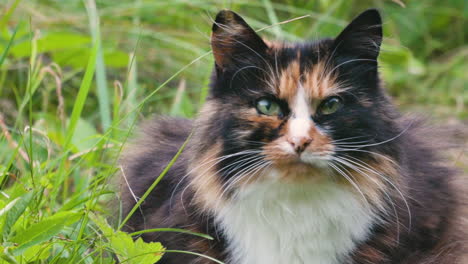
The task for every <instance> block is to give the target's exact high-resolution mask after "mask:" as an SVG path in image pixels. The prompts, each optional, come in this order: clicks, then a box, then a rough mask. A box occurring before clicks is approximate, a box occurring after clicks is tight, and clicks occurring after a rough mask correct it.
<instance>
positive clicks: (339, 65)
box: [328, 59, 377, 74]
mask: <svg viewBox="0 0 468 264" xmlns="http://www.w3.org/2000/svg"><path fill="white" fill-rule="evenodd" d="M356 61H372V62H377V60H372V59H353V60H347V61H345V62H342V63H340V64H338V65H337V66H335V67H334V68H333V69H332V70H331V71H330V72H329V73H328V74H332V73H333V72H334V71H335V70H336V69H338V68H339V67H341V66H343V65H345V64H347V63H351V62H356Z"/></svg>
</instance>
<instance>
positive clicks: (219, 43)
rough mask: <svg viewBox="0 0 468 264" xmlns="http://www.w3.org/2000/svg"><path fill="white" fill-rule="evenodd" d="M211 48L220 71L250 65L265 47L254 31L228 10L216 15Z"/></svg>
mask: <svg viewBox="0 0 468 264" xmlns="http://www.w3.org/2000/svg"><path fill="white" fill-rule="evenodd" d="M211 47H212V49H213V54H214V57H215V62H216V65H217V66H218V67H219V68H221V69H223V70H224V69H227V68H230V67H238V66H239V65H241V64H242V63H248V64H252V63H253V62H252V61H249V60H252V59H253V58H257V57H258V55H259V54H260V53H263V52H264V51H265V50H266V49H267V46H266V44H265V43H264V42H263V40H262V39H261V38H260V36H258V35H257V33H255V31H254V30H253V29H252V28H251V27H250V26H249V25H248V24H247V23H246V22H245V21H244V19H242V17H240V16H239V15H238V14H236V13H234V12H233V11H230V10H222V11H220V12H219V13H218V14H217V15H216V19H215V22H214V24H213V27H212V34H211Z"/></svg>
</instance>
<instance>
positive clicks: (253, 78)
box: [200, 10, 395, 187]
mask: <svg viewBox="0 0 468 264" xmlns="http://www.w3.org/2000/svg"><path fill="white" fill-rule="evenodd" d="M381 39H382V31H381V19H380V16H379V14H378V12H377V11H375V10H369V11H366V12H364V13H363V14H361V15H360V16H359V17H357V18H356V19H355V20H354V21H353V22H351V24H349V25H348V26H347V27H346V28H345V29H344V30H343V31H342V32H341V33H340V34H339V36H338V37H336V38H335V39H324V40H320V41H317V42H312V43H300V44H284V43H274V42H268V41H264V40H262V39H261V38H260V37H259V36H258V35H257V34H256V33H255V31H253V30H252V29H251V28H250V27H249V26H248V25H247V24H246V23H245V21H244V20H242V18H240V17H239V16H238V15H237V14H235V13H233V12H231V11H222V12H220V14H218V16H217V18H216V22H215V24H214V26H213V34H212V47H213V53H214V57H215V62H216V70H215V74H214V76H213V82H212V87H211V94H210V97H209V99H208V102H207V105H206V106H205V109H204V111H203V112H202V114H201V118H200V120H201V122H200V123H201V124H202V125H203V126H204V127H205V129H206V130H205V132H204V135H205V138H204V139H203V140H204V143H203V144H204V149H203V151H206V153H216V154H214V155H215V156H216V157H217V158H218V162H217V163H216V166H214V167H215V168H216V170H214V171H215V174H217V175H218V176H219V177H220V182H221V183H220V184H221V186H230V187H232V186H235V185H241V184H242V183H244V184H245V183H247V184H248V183H249V182H252V181H258V180H261V179H262V177H263V178H267V177H276V178H278V179H279V180H284V181H302V180H307V179H314V178H321V177H333V175H335V174H337V175H341V176H343V177H344V179H345V181H346V178H352V177H353V175H352V172H351V171H352V169H350V168H347V167H346V166H345V165H343V163H348V165H349V166H350V167H352V166H354V167H358V166H360V165H359V163H361V162H365V163H366V164H368V165H369V164H371V163H372V164H377V163H378V162H379V159H380V157H381V155H386V154H387V153H386V151H387V152H391V150H385V149H379V145H378V144H377V145H375V148H373V146H372V145H373V144H376V143H377V142H382V141H384V140H385V139H388V138H391V137H392V136H394V135H395V128H394V127H393V123H392V120H391V115H392V114H391V112H392V111H391V107H389V102H388V100H387V99H386V97H385V95H384V93H383V91H382V89H381V88H380V85H379V78H378V73H377V56H378V53H379V48H380V44H381ZM358 150H360V151H358ZM375 153H377V154H375ZM201 156H203V157H204V156H205V155H201ZM205 159H206V160H209V159H210V158H209V155H207V156H206V157H205ZM200 162H201V161H200ZM358 168H359V167H358ZM266 170H268V171H269V173H265V174H262V173H261V172H264V171H266ZM272 171H274V173H272ZM356 171H357V169H356V168H355V170H354V172H356ZM233 182H235V183H236V184H232V183H233ZM346 182H349V181H346ZM354 182H358V184H359V179H354ZM353 184H354V183H353ZM363 184H364V183H363ZM364 185H365V184H364Z"/></svg>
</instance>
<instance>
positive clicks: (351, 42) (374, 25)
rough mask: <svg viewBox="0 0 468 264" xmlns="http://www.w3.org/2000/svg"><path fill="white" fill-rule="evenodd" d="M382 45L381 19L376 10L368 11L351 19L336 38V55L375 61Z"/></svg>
mask: <svg viewBox="0 0 468 264" xmlns="http://www.w3.org/2000/svg"><path fill="white" fill-rule="evenodd" d="M381 44H382V18H381V16H380V13H379V11H378V10H377V9H368V10H366V11H364V12H362V13H361V14H360V15H359V16H357V17H356V18H354V19H353V21H351V23H350V24H349V25H348V26H347V27H346V28H345V29H344V30H343V31H342V32H341V33H340V34H339V35H338V37H336V39H335V45H334V46H335V49H336V52H337V53H338V54H340V53H341V54H346V55H350V56H355V57H360V58H365V59H374V60H375V59H377V57H378V55H379V52H380V45H381Z"/></svg>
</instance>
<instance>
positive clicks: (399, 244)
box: [121, 9, 468, 264]
mask: <svg viewBox="0 0 468 264" xmlns="http://www.w3.org/2000/svg"><path fill="white" fill-rule="evenodd" d="M381 43H382V21H381V16H380V14H379V12H378V11H377V10H375V9H369V10H366V11H364V12H363V13H362V14H360V15H359V16H357V17H356V18H355V19H354V20H352V22H351V23H350V24H349V25H348V26H346V27H345V28H344V30H343V31H342V32H341V33H340V34H339V35H338V36H337V37H336V38H325V39H321V40H319V41H315V42H304V43H282V42H271V41H267V40H263V39H262V38H261V37H260V36H259V35H257V33H256V32H255V31H254V30H253V29H252V28H251V27H250V26H249V25H248V24H247V23H246V22H245V21H244V20H243V19H242V18H241V17H240V16H239V15H238V14H236V13H234V12H232V11H229V10H223V11H220V12H219V14H218V15H217V16H216V19H215V22H214V24H213V28H212V36H211V46H212V50H213V55H214V60H215V67H214V70H213V75H212V80H211V86H210V93H209V96H208V98H207V101H206V103H205V105H204V106H203V108H202V109H201V111H200V113H199V115H198V117H197V118H196V119H195V120H187V119H182V118H170V117H162V116H160V117H156V118H155V119H153V120H151V121H149V122H147V123H146V124H144V125H143V127H142V128H141V132H140V135H139V136H137V138H136V140H135V142H134V143H133V144H132V145H131V146H130V147H128V148H127V150H126V151H125V152H124V155H123V158H122V168H123V173H122V175H123V177H122V178H123V179H124V181H123V183H122V191H121V194H122V199H123V211H124V214H125V215H126V214H128V213H129V212H130V210H131V209H132V208H133V207H134V206H135V203H136V200H137V199H138V197H141V196H142V195H143V194H144V192H145V191H146V190H147V189H148V187H149V186H150V185H151V184H152V183H153V182H154V181H155V179H156V178H157V177H158V176H159V175H160V173H161V172H162V171H163V170H164V169H165V168H166V166H167V165H168V163H169V162H170V161H171V160H172V159H173V158H174V156H175V155H176V153H177V152H178V151H179V149H180V148H181V146H182V145H183V144H184V142H186V141H187V146H186V147H185V148H184V149H183V150H182V152H181V154H180V156H179V157H178V158H177V160H176V161H175V163H174V164H173V166H172V167H171V168H170V169H169V170H168V172H167V174H166V175H165V176H164V178H163V179H162V180H161V181H160V182H159V184H158V185H157V186H156V188H155V189H154V190H153V191H152V192H151V193H150V195H149V196H148V197H147V198H146V199H145V200H144V202H143V203H142V204H141V206H140V208H139V209H138V210H136V211H135V213H134V214H133V215H132V216H131V218H130V220H129V221H128V222H127V223H126V227H125V230H126V231H128V232H134V231H138V230H143V229H150V228H158V227H170V228H183V229H186V230H189V231H192V232H198V233H204V234H208V235H210V236H211V237H212V238H213V239H212V240H209V239H206V238H201V237H198V236H194V235H191V234H184V233H180V232H152V233H145V234H143V235H142V237H143V239H144V240H145V241H160V242H162V244H163V245H164V246H165V247H166V248H167V249H168V250H185V251H189V252H193V253H195V254H202V255H203V256H201V255H194V254H188V253H174V252H168V253H165V254H164V256H163V258H162V259H161V261H160V262H158V263H163V264H176V263H178V264H179V263H192V264H195V263H215V262H213V261H212V260H210V259H209V258H214V259H217V260H219V261H222V262H224V263H229V264H279V263H292V264H296V263H311V264H315V263H317V264H336V263H356V264H357V263H359V264H361V263H369V264H371V263H372V264H376V263H408V264H409V263H411V264H415V263H416V264H423V263H424V264H429V263H451V264H452V263H468V262H464V261H466V258H465V259H463V258H464V257H465V256H463V253H466V252H468V251H467V246H466V244H467V243H466V239H467V236H466V231H467V230H466V229H465V228H464V227H466V225H465V226H463V224H464V223H463V220H464V219H463V218H462V215H463V212H462V209H463V206H464V205H463V204H462V202H461V201H462V198H461V197H459V196H458V194H461V192H460V191H457V188H458V187H460V186H461V185H460V184H455V181H456V180H457V179H458V178H459V177H458V178H457V176H456V173H455V171H454V170H453V169H451V168H449V167H446V166H444V163H443V162H441V161H440V160H439V158H438V157H437V155H436V154H435V152H436V151H435V149H434V147H431V146H430V144H429V143H431V142H430V141H427V140H424V139H423V138H422V134H420V129H419V127H420V122H419V121H416V120H412V119H411V118H405V117H404V116H403V115H401V114H399V112H398V111H397V110H396V109H395V107H394V106H393V104H392V102H391V99H390V98H389V96H388V95H387V94H386V92H385V90H384V88H383V87H382V86H383V85H382V81H381V80H380V78H379V73H378V62H377V58H378V55H379V52H380V46H381ZM463 187H464V185H463ZM465 220H466V219H465Z"/></svg>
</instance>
